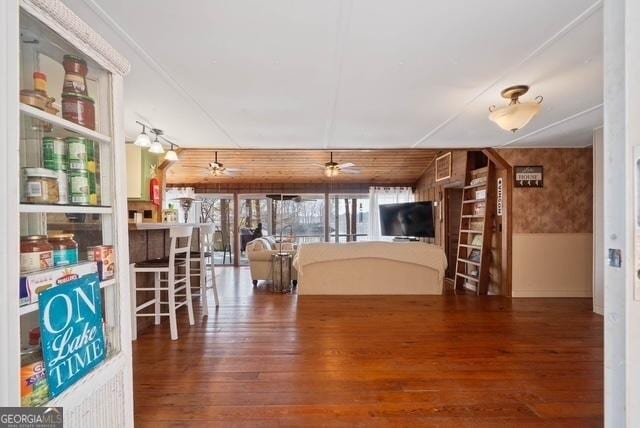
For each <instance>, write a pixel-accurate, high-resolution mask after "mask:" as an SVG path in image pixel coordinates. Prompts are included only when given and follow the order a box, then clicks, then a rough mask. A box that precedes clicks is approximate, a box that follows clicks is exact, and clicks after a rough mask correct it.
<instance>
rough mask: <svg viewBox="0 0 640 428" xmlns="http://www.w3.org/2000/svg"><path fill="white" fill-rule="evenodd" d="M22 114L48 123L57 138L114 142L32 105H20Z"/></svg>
mask: <svg viewBox="0 0 640 428" xmlns="http://www.w3.org/2000/svg"><path fill="white" fill-rule="evenodd" d="M20 112H21V113H24V114H25V115H26V116H28V117H31V118H34V119H39V120H42V121H43V122H47V123H49V124H51V125H53V127H54V131H53V132H52V134H53V135H55V136H56V137H71V136H82V137H87V138H89V139H91V140H94V141H100V142H103V143H111V141H112V140H111V137H109V136H108V135H104V134H101V133H99V132H96V131H94V130H92V129H89V128H85V127H84V126H80V125H77V124H75V123H73V122H69V121H68V120H66V119H63V118H62V117H60V116H56V115H54V114H51V113H47V112H45V111H42V110H38V109H37V108H35V107H31V106H30V105H27V104H24V103H20Z"/></svg>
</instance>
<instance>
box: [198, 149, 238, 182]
mask: <svg viewBox="0 0 640 428" xmlns="http://www.w3.org/2000/svg"><path fill="white" fill-rule="evenodd" d="M206 169H207V170H208V171H209V175H212V176H214V177H222V176H225V175H226V176H227V177H232V176H233V174H232V173H233V172H237V171H240V170H239V169H238V168H227V167H225V166H224V164H222V163H221V162H218V152H216V154H215V160H214V161H213V162H209V165H208V166H207V167H206Z"/></svg>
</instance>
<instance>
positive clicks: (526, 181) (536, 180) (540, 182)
mask: <svg viewBox="0 0 640 428" xmlns="http://www.w3.org/2000/svg"><path fill="white" fill-rule="evenodd" d="M513 178H514V181H515V187H544V175H543V171H542V166H515V167H513Z"/></svg>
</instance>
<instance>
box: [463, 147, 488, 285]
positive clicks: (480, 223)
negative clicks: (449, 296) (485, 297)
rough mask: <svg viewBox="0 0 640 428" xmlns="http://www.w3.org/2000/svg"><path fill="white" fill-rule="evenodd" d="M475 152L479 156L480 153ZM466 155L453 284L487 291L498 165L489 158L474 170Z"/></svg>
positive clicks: (469, 157)
mask: <svg viewBox="0 0 640 428" xmlns="http://www.w3.org/2000/svg"><path fill="white" fill-rule="evenodd" d="M474 155H475V156H476V159H477V153H475V154H474ZM467 156H468V158H467V173H466V177H465V185H464V187H463V189H464V190H463V192H462V211H461V214H460V236H459V238H458V256H457V261H456V275H455V281H454V284H455V288H456V290H471V291H473V292H475V293H476V294H487V291H488V289H489V279H490V277H489V269H490V264H491V234H492V231H493V208H494V207H495V201H494V197H495V195H494V194H493V192H492V190H493V187H494V186H492V185H491V184H492V183H493V181H494V179H495V167H494V165H493V164H492V163H491V162H490V161H489V160H488V159H487V166H485V167H482V168H475V169H473V162H472V159H471V154H468V155H467Z"/></svg>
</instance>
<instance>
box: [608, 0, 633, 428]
mask: <svg viewBox="0 0 640 428" xmlns="http://www.w3.org/2000/svg"><path fill="white" fill-rule="evenodd" d="M604 76H605V85H604V156H603V175H604V208H605V210H604V246H605V255H608V254H610V253H609V251H620V252H621V253H620V257H619V259H620V260H621V264H620V265H617V264H616V263H615V259H616V258H618V257H615V254H614V257H610V258H609V262H608V263H607V265H606V267H605V269H604V284H605V291H604V306H605V318H604V319H605V332H604V334H605V356H604V358H605V370H604V379H605V393H604V402H605V425H606V426H608V427H616V428H618V427H637V426H640V288H639V289H637V290H635V295H634V286H635V285H636V284H635V283H636V282H637V281H638V280H637V277H636V270H637V269H638V268H640V263H638V261H637V259H638V255H640V253H639V254H638V255H636V254H635V253H636V251H635V246H636V245H639V244H640V239H637V238H635V236H636V231H635V229H636V227H635V226H636V221H635V219H636V218H637V215H638V214H640V212H638V210H637V209H636V208H635V206H638V204H639V203H640V200H636V199H637V196H636V195H637V194H638V190H636V189H637V186H638V184H640V183H638V181H637V180H640V173H638V172H637V171H636V166H635V156H634V152H636V153H640V150H638V148H640V120H639V119H638V118H639V117H640V80H639V79H640V2H638V1H637V0H604ZM636 175H638V177H636ZM634 181H635V185H634ZM639 236H640V235H639ZM636 241H637V243H636ZM638 282H640V281H638Z"/></svg>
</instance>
